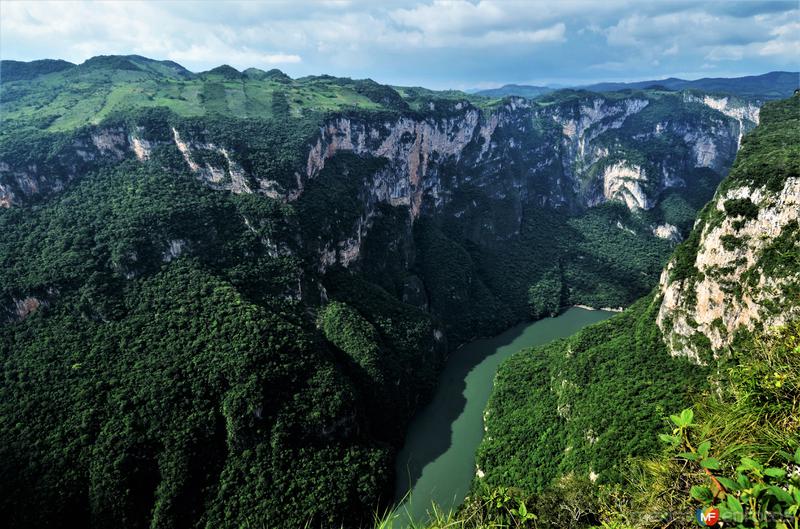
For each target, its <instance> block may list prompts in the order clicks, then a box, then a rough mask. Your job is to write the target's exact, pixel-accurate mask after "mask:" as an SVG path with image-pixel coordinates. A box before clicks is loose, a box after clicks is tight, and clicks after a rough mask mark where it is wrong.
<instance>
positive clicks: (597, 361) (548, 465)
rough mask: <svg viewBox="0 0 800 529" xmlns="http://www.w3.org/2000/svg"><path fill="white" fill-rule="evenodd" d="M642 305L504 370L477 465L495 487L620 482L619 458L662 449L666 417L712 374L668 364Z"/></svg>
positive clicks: (650, 311)
mask: <svg viewBox="0 0 800 529" xmlns="http://www.w3.org/2000/svg"><path fill="white" fill-rule="evenodd" d="M657 310H658V305H657V304H655V303H652V302H650V301H649V300H647V299H645V300H642V301H639V302H638V303H636V304H635V305H634V306H633V307H631V308H630V309H628V310H627V311H626V312H625V313H623V314H621V315H619V316H616V317H614V318H612V319H611V320H608V321H607V322H603V323H599V324H596V325H593V326H591V327H589V328H587V329H584V330H583V331H581V332H579V333H578V334H576V335H575V336H574V337H571V338H569V339H567V340H562V341H557V342H554V343H553V344H551V345H549V346H546V347H543V348H539V349H535V350H531V351H523V352H521V353H518V354H516V355H515V356H513V357H512V358H511V359H509V360H508V361H507V362H506V363H505V364H503V366H502V368H501V369H500V370H499V371H498V375H497V380H496V381H495V386H494V390H493V395H492V399H491V400H490V402H489V405H488V407H487V419H486V427H487V428H488V432H489V433H488V435H487V437H486V439H485V440H484V442H483V444H482V445H481V447H480V449H479V451H478V463H477V464H478V467H479V468H481V469H485V472H486V477H485V478H484V480H482V481H485V482H486V483H487V484H489V485H490V486H501V485H514V486H515V487H519V488H521V489H523V490H527V491H530V492H537V491H541V490H542V489H544V488H545V487H547V486H548V485H549V484H550V483H551V482H552V481H553V480H554V479H556V478H557V477H558V476H561V475H566V474H569V473H573V472H574V473H577V474H579V475H582V476H587V477H588V475H589V474H590V473H593V474H595V475H597V476H599V478H598V480H599V482H606V483H608V482H615V481H617V480H618V479H619V477H620V472H621V470H622V469H621V468H620V464H621V463H622V461H621V460H620V454H626V455H643V454H646V453H648V452H651V451H652V450H653V449H654V448H656V447H657V445H656V443H655V441H654V432H656V431H658V430H659V429H660V427H661V422H660V415H661V413H662V412H663V410H665V409H674V408H675V407H679V406H681V405H683V404H684V403H685V402H686V396H685V395H683V394H681V393H680V392H676V391H675V388H676V387H678V386H684V385H685V386H686V387H699V386H700V385H701V382H702V380H703V379H704V378H705V370H703V369H701V368H699V367H697V366H694V365H692V364H690V363H689V362H687V361H678V360H673V359H672V358H670V356H669V354H668V353H667V351H666V348H665V346H664V344H663V342H662V341H661V336H660V333H659V332H658V328H657V327H656V326H655V315H656V312H657Z"/></svg>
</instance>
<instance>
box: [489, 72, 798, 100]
mask: <svg viewBox="0 0 800 529" xmlns="http://www.w3.org/2000/svg"><path fill="white" fill-rule="evenodd" d="M574 88H577V89H583V90H589V91H591V92H618V91H621V90H644V89H648V88H661V89H666V90H677V91H680V90H698V91H701V92H708V93H712V94H718V93H722V94H730V95H735V96H738V97H741V98H745V99H756V100H761V101H765V100H770V99H781V98H784V97H789V96H791V95H792V94H793V93H794V91H795V90H796V89H798V88H800V73H798V72H769V73H765V74H762V75H748V76H745V77H733V78H702V79H695V80H692V81H688V80H686V79H678V78H675V77H670V78H668V79H654V80H652V81H634V82H630V83H595V84H590V85H585V86H576V87H574ZM553 91H555V89H553V88H548V87H544V86H531V85H514V84H509V85H505V86H502V87H500V88H491V89H488V90H477V91H475V92H473V93H474V94H475V95H480V96H485V97H505V96H519V97H530V98H534V97H538V96H540V95H544V94H548V93H550V92H553Z"/></svg>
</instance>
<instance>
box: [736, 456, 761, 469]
mask: <svg viewBox="0 0 800 529" xmlns="http://www.w3.org/2000/svg"><path fill="white" fill-rule="evenodd" d="M737 470H739V471H742V470H757V471H758V472H761V471H762V470H764V465H762V464H761V463H759V462H758V461H756V460H755V459H751V458H749V457H743V458H742V464H741V465H739V467H738V468H737Z"/></svg>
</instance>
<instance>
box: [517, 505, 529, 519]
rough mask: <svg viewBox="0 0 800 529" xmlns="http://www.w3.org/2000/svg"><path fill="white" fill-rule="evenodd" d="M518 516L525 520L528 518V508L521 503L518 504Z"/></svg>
mask: <svg viewBox="0 0 800 529" xmlns="http://www.w3.org/2000/svg"><path fill="white" fill-rule="evenodd" d="M519 515H520V516H521V517H522V518H527V516H528V508H527V507H525V503H523V502H520V504H519Z"/></svg>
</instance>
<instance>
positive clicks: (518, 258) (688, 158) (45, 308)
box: [0, 56, 759, 528]
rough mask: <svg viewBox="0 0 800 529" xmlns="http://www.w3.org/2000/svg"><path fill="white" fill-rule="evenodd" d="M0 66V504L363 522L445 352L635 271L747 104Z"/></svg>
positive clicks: (109, 515) (62, 513)
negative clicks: (492, 94) (495, 96)
mask: <svg viewBox="0 0 800 529" xmlns="http://www.w3.org/2000/svg"><path fill="white" fill-rule="evenodd" d="M0 80H2V84H0V104H2V108H3V110H2V131H0V206H2V207H1V208H0V232H1V233H2V238H0V263H2V266H1V267H0V288H1V289H2V290H1V291H0V319H2V324H1V325H0V355H1V356H2V359H3V364H2V369H3V384H2V385H0V496H1V497H2V499H0V513H1V514H0V517H2V518H0V523H2V524H3V525H4V526H5V525H7V526H11V527H43V526H48V527H60V526H63V527H71V526H74V525H75V524H76V523H77V524H78V525H82V526H86V527H108V526H112V525H121V526H124V527H165V528H167V527H184V526H185V527H198V526H202V527H228V526H244V527H247V526H256V527H260V526H264V527H302V526H304V524H306V523H309V524H311V526H312V527H317V526H322V527H339V526H340V525H342V524H344V526H345V527H356V526H359V525H363V524H365V523H369V522H370V521H371V519H372V515H373V512H374V510H375V509H376V508H381V507H385V506H386V505H387V502H388V501H389V500H390V499H391V497H392V490H391V483H392V475H391V473H392V471H391V470H390V469H391V468H392V459H393V457H394V454H395V451H396V449H397V448H398V445H399V443H400V442H402V439H403V434H404V431H405V427H406V424H407V422H408V420H409V419H410V417H411V416H412V414H413V412H414V411H415V410H416V409H417V408H418V407H419V406H420V404H421V403H423V402H425V400H426V398H427V397H428V395H429V394H430V392H431V390H432V388H433V386H434V384H435V381H436V375H437V373H438V371H439V368H440V366H441V363H442V361H443V359H444V358H445V357H446V355H448V354H450V353H452V354H457V351H456V349H457V347H458V346H459V345H460V344H462V343H464V342H465V341H468V340H470V339H471V338H474V337H476V336H481V335H488V334H493V333H496V332H498V331H500V330H502V329H504V328H506V327H507V326H509V325H511V324H513V323H515V322H517V321H521V320H524V319H526V318H539V317H541V316H544V315H548V314H553V313H556V312H557V311H558V310H559V309H560V308H561V307H562V306H565V305H570V304H576V303H583V304H589V305H595V306H614V307H616V306H625V305H628V304H630V303H631V302H632V301H633V300H635V299H636V298H638V297H640V296H642V295H644V294H646V293H647V292H649V291H650V290H651V289H652V288H653V287H654V286H655V285H656V284H657V282H658V279H659V274H660V272H661V270H662V268H663V266H664V264H665V263H666V260H667V258H668V256H669V254H670V253H671V252H672V250H673V248H674V247H675V244H676V243H677V242H678V241H679V240H681V239H682V238H684V237H686V236H687V235H689V234H692V236H693V237H694V238H691V237H690V238H689V239H688V240H687V242H686V243H685V245H686V246H687V247H692V246H691V245H693V244H694V245H695V246H694V247H696V245H697V235H694V234H695V233H696V230H695V231H692V230H691V227H692V225H693V222H694V220H695V218H696V216H697V212H698V211H699V210H700V209H701V208H702V207H703V205H704V204H705V203H706V201H707V200H708V199H710V198H711V197H712V195H713V193H714V190H715V188H716V186H717V184H718V183H719V182H720V181H721V180H722V178H723V177H724V175H725V174H727V172H728V169H729V168H730V166H731V164H732V163H733V160H734V157H735V155H736V152H737V149H738V147H739V144H740V142H742V141H743V140H742V137H743V135H744V134H745V133H746V132H747V131H749V130H751V129H752V128H753V127H754V126H755V125H756V123H757V122H758V120H759V108H758V104H757V102H756V101H754V100H750V99H746V98H745V99H742V98H738V97H735V96H728V97H718V96H712V95H708V94H704V93H701V92H697V91H686V92H673V91H664V90H643V91H633V92H625V93H608V94H596V93H591V92H586V91H571V90H567V91H559V92H556V93H553V94H549V95H547V96H544V97H542V98H539V99H536V100H527V99H522V98H505V99H502V100H491V99H486V98H479V97H471V96H466V95H464V94H460V93H455V92H445V93H440V92H433V91H429V90H424V89H417V88H397V89H394V88H392V87H388V86H384V85H380V84H377V83H375V82H373V81H371V80H360V81H354V80H351V79H341V78H333V77H329V76H319V77H308V78H302V79H291V78H289V77H288V76H286V75H285V74H283V73H282V72H279V71H277V70H271V71H268V72H265V71H260V70H255V69H249V70H246V71H244V72H238V71H237V70H235V69H233V68H231V67H229V66H221V67H218V68H215V69H213V70H210V71H208V72H203V73H199V74H195V73H192V72H189V71H188V70H186V69H184V68H183V67H181V66H180V65H178V64H176V63H172V62H169V61H153V60H150V59H145V58H143V57H138V56H125V57H122V56H104V57H95V58H93V59H90V60H88V61H86V62H85V63H83V64H80V65H71V64H69V63H64V62H63V61H36V62H34V63H17V62H11V61H4V62H3V63H2V64H0ZM747 141H748V140H745V145H747ZM737 196H738V195H737ZM745 206H746V205H745ZM748 229H749V228H748ZM754 251H755V250H754ZM663 288H669V287H668V286H667V285H666V284H665V286H664V287H663ZM680 288H681V289H683V290H685V289H686V288H689V287H688V286H681V287H680ZM683 290H682V291H683ZM680 299H683V298H680ZM645 305H646V304H643V302H640V303H639V304H638V305H636V306H637V307H640V309H641V308H642V307H644V306H645ZM648 307H649V306H648ZM640 309H637V310H640ZM641 310H644V309H641ZM634 312H635V311H634ZM644 312H646V313H647V317H648V318H649V317H651V315H652V317H653V318H655V315H654V314H653V310H652V308H647V310H644ZM689 312H690V310H689V309H686V310H684V311H683V312H682V313H689ZM624 317H626V318H631V317H633V316H630V314H628V315H624ZM642 317H645V316H642ZM648 321H649V320H648ZM665 321H666V320H665ZM672 321H677V320H676V319H675V318H673V320H672ZM726 325H727V323H726ZM642 332H644V333H645V334H644V336H645V338H643V339H646V340H649V341H648V342H647V343H656V342H657V340H658V339H659V338H658V336H657V332H658V331H657V330H653V329H643V331H642ZM687 339H688V340H689V341H690V342H691V343H694V342H692V338H691V337H689V338H687ZM694 341H697V339H694ZM658 343H660V342H658ZM660 347H661V346H660ZM632 354H634V355H635V354H638V353H632ZM659 358H661V357H659V356H653V357H652V358H651V361H652V362H656V361H657V360H658V359H659ZM634 360H635V359H634ZM679 365H680V366H686V365H688V364H687V363H683V364H680V363H678V362H676V363H675V366H679ZM682 370H685V369H684V368H683V367H675V368H674V369H665V370H664V371H663V372H662V373H660V374H659V375H658V377H660V378H659V380H671V379H672V377H674V376H676V374H677V373H679V372H682ZM693 376H699V375H697V373H695V374H694V375H693ZM663 390H664V388H663V387H659V388H653V389H652V391H653V392H654V393H653V394H654V395H655V396H656V397H658V398H661V397H662V396H663V397H664V398H665V399H666V400H665V402H666V403H667V404H669V405H670V406H673V405H674V406H678V405H680V404H681V403H682V402H683V400H682V396H681V395H679V394H672V395H666V396H665V395H663V394H662V393H663ZM648 391H650V390H648ZM615 402H616V401H615ZM651 411H652V410H651V409H649V408H642V409H641V412H642V413H643V414H649V413H650V412H651ZM497 417H498V420H499V418H500V415H499V414H498V415H497ZM651 422H653V420H651ZM637 442H638V441H637ZM641 443H642V444H643V446H649V444H648V441H646V440H641ZM553 446H556V445H555V444H554V445H553ZM632 452H633V451H632ZM554 461H555V460H554ZM610 466H613V465H610ZM542 480H544V477H542ZM537 483H538V482H537ZM541 483H544V481H541Z"/></svg>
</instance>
